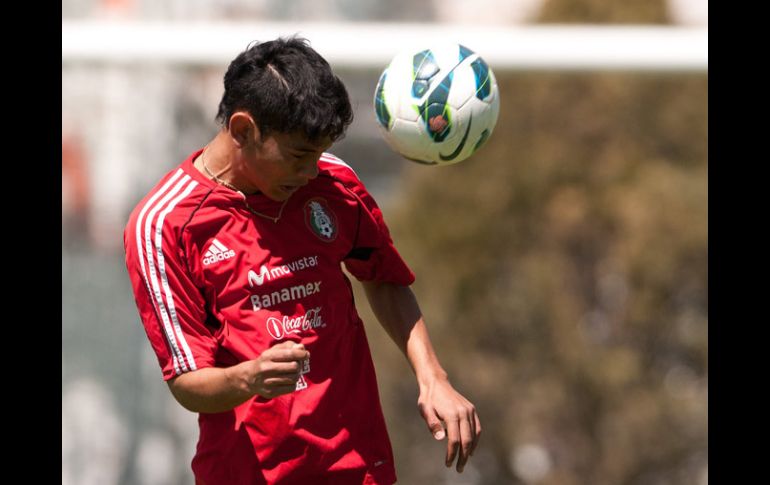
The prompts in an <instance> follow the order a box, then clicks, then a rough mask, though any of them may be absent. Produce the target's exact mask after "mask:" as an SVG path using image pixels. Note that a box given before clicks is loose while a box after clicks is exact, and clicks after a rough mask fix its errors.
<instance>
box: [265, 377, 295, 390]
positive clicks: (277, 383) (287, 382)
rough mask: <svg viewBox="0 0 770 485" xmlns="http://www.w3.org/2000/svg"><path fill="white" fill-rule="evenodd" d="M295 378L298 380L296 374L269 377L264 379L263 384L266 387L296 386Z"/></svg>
mask: <svg viewBox="0 0 770 485" xmlns="http://www.w3.org/2000/svg"><path fill="white" fill-rule="evenodd" d="M297 380H299V375H298V374H297V375H294V376H283V377H270V378H269V379H265V382H264V384H265V388H266V389H275V388H277V387H283V386H296V385H297Z"/></svg>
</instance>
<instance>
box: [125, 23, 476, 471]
mask: <svg viewBox="0 0 770 485" xmlns="http://www.w3.org/2000/svg"><path fill="white" fill-rule="evenodd" d="M224 84H225V93H224V95H223V97H222V101H221V103H220V105H219V113H218V115H217V118H218V119H219V120H220V121H221V123H222V128H221V130H220V131H219V133H218V134H217V135H216V136H215V137H214V139H213V140H212V141H211V142H210V143H209V144H208V145H207V146H206V147H205V148H203V149H201V150H197V151H196V152H195V153H193V154H191V155H190V156H189V157H188V158H187V159H186V160H185V161H184V162H183V163H182V164H181V165H180V166H179V167H178V168H176V169H174V170H172V171H171V172H169V173H168V174H167V175H166V176H165V177H163V179H162V180H161V181H160V182H159V183H158V184H157V185H156V186H155V188H153V189H152V190H151V191H150V193H149V194H148V195H147V196H146V197H145V198H144V199H143V200H142V201H141V202H140V203H139V204H138V205H137V207H136V208H135V209H134V211H133V213H132V214H131V216H130V219H129V221H128V225H127V226H126V230H125V234H124V243H125V249H126V265H127V267H128V272H129V275H130V278H131V282H132V285H133V290H134V295H135V298H136V303H137V306H138V308H139V313H140V316H141V319H142V322H143V324H144V328H145V331H146V332H147V336H148V337H149V340H150V343H151V345H152V347H153V350H154V351H155V353H156V354H157V357H158V362H159V364H160V366H161V368H162V370H163V377H164V379H165V380H166V381H167V383H168V386H169V388H170V390H171V393H172V394H173V395H174V397H175V398H176V399H177V400H178V401H179V403H180V404H181V405H182V406H184V407H185V408H187V409H189V410H190V411H193V412H197V413H200V417H199V426H200V439H199V442H198V448H197V453H196V455H195V457H194V459H193V461H192V469H193V472H194V474H195V477H196V483H198V484H205V485H240V484H243V485H254V484H273V483H276V484H278V483H281V484H293V483H307V484H322V483H329V484H341V485H346V484H351V485H352V484H355V485H359V484H392V483H394V482H395V481H396V475H395V468H394V464H393V453H392V450H391V446H390V441H389V438H388V434H387V431H386V429H385V421H384V419H383V416H382V410H381V407H380V402H379V395H378V391H377V383H376V380H375V373H374V366H373V364H372V359H371V355H370V352H369V346H368V343H367V339H366V335H365V333H364V326H363V323H362V321H361V319H360V318H359V316H358V314H357V312H356V309H355V306H354V302H353V293H352V289H351V284H350V281H349V280H348V278H346V276H345V274H344V273H343V271H342V267H341V265H342V264H343V263H344V264H345V267H346V268H347V270H348V271H349V272H350V273H351V274H352V275H354V276H355V277H356V278H357V279H359V280H360V281H361V282H362V283H363V285H364V288H365V290H366V295H367V297H368V300H369V302H370V304H371V306H372V308H373V310H374V313H375V314H376V316H377V318H378V320H379V321H380V323H381V324H382V325H383V327H384V328H385V329H386V330H387V332H388V334H389V335H390V336H391V337H392V339H393V340H394V341H395V343H396V344H397V345H398V346H399V348H400V349H401V350H402V352H404V353H405V355H406V356H407V358H408V360H409V362H410V364H411V365H412V368H413V369H414V372H415V375H416V377H417V383H418V386H419V390H420V394H419V400H418V405H419V409H420V412H421V413H422V416H423V418H424V419H425V421H426V423H427V425H428V428H429V429H430V431H431V433H433V436H434V437H435V439H438V440H440V439H444V438H445V437H446V438H447V452H446V458H445V461H446V466H452V464H453V463H454V461H455V458H456V459H457V462H456V466H457V471H459V472H461V471H462V469H463V467H464V466H465V463H466V462H467V460H468V457H469V456H470V454H471V453H472V452H473V449H474V448H475V446H476V444H477V443H478V438H479V435H480V433H481V425H480V423H479V419H478V416H477V415H476V412H475V409H474V407H473V405H472V404H471V403H470V402H468V400H466V399H465V398H464V397H463V396H461V395H460V394H459V393H458V392H457V391H455V389H454V388H453V387H452V386H451V384H450V383H449V381H448V379H447V375H446V373H445V372H444V370H443V369H442V368H441V366H440V364H439V362H438V359H437V358H436V355H435V353H434V352H433V349H432V346H431V343H430V340H429V338H428V332H427V330H426V327H425V323H424V322H423V319H422V314H421V312H420V309H419V307H418V304H417V301H416V300H415V297H414V295H413V293H412V291H411V290H410V289H409V285H410V284H411V283H412V282H413V281H414V275H413V274H412V272H411V271H410V269H409V268H408V267H407V265H406V264H405V263H404V261H403V260H402V259H401V257H400V256H399V254H398V252H397V251H396V249H395V247H394V246H393V243H392V240H391V238H390V235H389V233H388V229H387V227H386V225H385V222H384V220H383V217H382V213H381V211H380V209H379V208H378V207H377V205H376V203H375V202H374V200H373V199H372V197H371V196H370V195H369V193H368V192H367V191H366V189H365V188H364V186H363V184H362V183H361V181H360V180H359V179H358V178H357V177H356V174H355V173H354V172H353V170H352V169H351V168H350V167H349V166H347V165H346V164H345V163H344V162H342V161H341V160H340V159H338V158H336V157H335V156H334V155H331V154H329V153H326V150H327V149H328V148H329V147H330V145H331V144H332V142H333V141H334V140H336V139H338V138H339V137H340V136H342V134H343V133H344V131H345V129H346V128H347V126H348V125H349V124H350V123H351V121H352V117H353V116H352V110H351V107H350V101H349V98H348V94H347V91H346V89H345V87H344V85H343V84H342V82H341V81H340V80H339V78H337V77H336V76H335V75H334V74H333V73H332V71H331V68H330V67H329V65H328V63H327V62H326V61H325V60H324V59H323V58H322V57H321V56H320V55H319V54H318V53H316V52H315V51H314V50H313V49H311V48H310V47H309V46H308V45H307V42H306V41H305V40H302V39H296V38H291V39H278V40H275V41H271V42H264V43H261V44H256V45H253V46H251V47H250V48H249V49H247V50H246V51H244V52H242V53H241V54H239V55H238V57H236V58H235V60H233V62H232V63H231V64H230V66H229V68H228V70H227V73H226V74H225V79H224Z"/></svg>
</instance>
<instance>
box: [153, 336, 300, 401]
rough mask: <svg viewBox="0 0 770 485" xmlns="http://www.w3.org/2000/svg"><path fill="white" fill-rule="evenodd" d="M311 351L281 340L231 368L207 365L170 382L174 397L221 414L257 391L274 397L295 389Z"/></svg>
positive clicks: (266, 396) (169, 385)
mask: <svg viewBox="0 0 770 485" xmlns="http://www.w3.org/2000/svg"><path fill="white" fill-rule="evenodd" d="M309 356H310V353H309V352H308V351H307V350H305V347H304V346H303V345H302V344H298V343H295V342H291V341H286V342H282V343H280V344H278V345H275V346H273V347H271V348H269V349H267V350H265V351H264V352H263V353H262V354H261V355H260V356H259V357H258V358H257V359H254V360H248V361H246V362H241V363H240V364H237V365H234V366H232V367H224V368H222V367H205V368H202V369H198V370H195V371H191V372H187V373H184V374H181V375H178V376H176V377H173V378H171V379H169V380H168V381H167V383H168V387H169V389H170V390H171V394H173V395H174V398H175V399H176V400H177V401H178V402H179V404H181V405H182V406H184V407H185V408H186V409H188V410H189V411H193V412H196V413H221V412H224V411H229V410H231V409H233V408H234V407H235V406H238V405H239V404H242V403H244V402H245V401H246V400H248V399H249V398H251V397H252V396H254V395H256V394H258V395H260V396H262V397H265V398H273V397H277V396H280V395H283V394H288V393H290V392H293V391H294V390H295V388H296V385H297V380H298V379H299V371H300V362H301V361H302V360H304V359H307V358H308V357H309Z"/></svg>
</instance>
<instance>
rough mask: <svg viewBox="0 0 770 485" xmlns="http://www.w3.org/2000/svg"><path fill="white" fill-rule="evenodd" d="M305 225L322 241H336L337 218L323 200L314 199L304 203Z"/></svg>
mask: <svg viewBox="0 0 770 485" xmlns="http://www.w3.org/2000/svg"><path fill="white" fill-rule="evenodd" d="M305 223H306V224H307V227H308V228H310V230H311V231H313V234H315V235H316V236H318V238H319V239H321V240H322V241H324V242H332V241H334V240H335V239H337V217H336V216H335V215H334V212H332V211H331V209H329V204H327V203H326V200H325V199H322V198H320V197H315V198H313V199H310V200H308V201H307V202H305Z"/></svg>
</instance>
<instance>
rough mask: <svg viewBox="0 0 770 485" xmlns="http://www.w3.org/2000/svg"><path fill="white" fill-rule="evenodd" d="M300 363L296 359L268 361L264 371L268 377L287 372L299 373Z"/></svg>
mask: <svg viewBox="0 0 770 485" xmlns="http://www.w3.org/2000/svg"><path fill="white" fill-rule="evenodd" d="M299 370H300V363H299V362H298V361H296V360H292V361H289V362H267V363H266V364H265V366H264V368H263V373H264V375H265V376H267V377H275V376H279V375H285V374H299Z"/></svg>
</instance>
